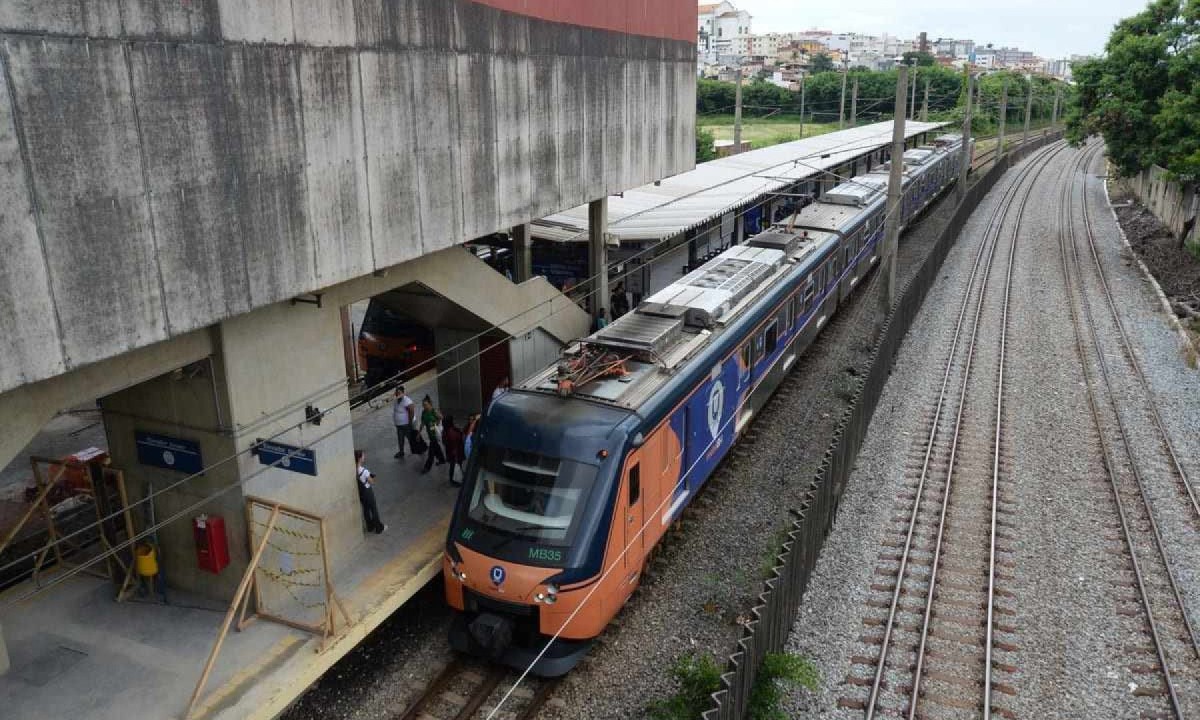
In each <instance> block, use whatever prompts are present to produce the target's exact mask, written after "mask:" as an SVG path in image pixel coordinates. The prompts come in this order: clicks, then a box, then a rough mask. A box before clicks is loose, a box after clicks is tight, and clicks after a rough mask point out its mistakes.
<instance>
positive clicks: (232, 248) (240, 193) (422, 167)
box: [0, 0, 695, 392]
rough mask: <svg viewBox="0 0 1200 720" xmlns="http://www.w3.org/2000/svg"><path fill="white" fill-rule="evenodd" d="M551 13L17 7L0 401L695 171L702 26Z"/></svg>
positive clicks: (5, 188) (441, 5)
mask: <svg viewBox="0 0 1200 720" xmlns="http://www.w3.org/2000/svg"><path fill="white" fill-rule="evenodd" d="M492 4H495V5H498V6H501V7H506V8H508V7H510V6H511V8H517V9H520V8H525V7H526V4H524V3H517V2H501V1H500V0H495V1H494V2H493V3H492ZM542 5H545V6H546V7H545V8H544V11H538V12H535V11H534V10H525V12H527V13H529V14H527V15H523V14H517V13H514V12H509V11H506V10H501V9H497V8H494V7H488V6H486V5H482V4H478V3H474V2H468V1H467V0H311V1H301V0H192V2H188V3H178V2H163V1H161V0H119V1H116V0H114V1H113V2H108V3H77V2H65V1H64V0H46V1H41V2H33V1H32V0H17V1H15V2H7V3H0V39H2V40H3V43H0V64H2V66H3V67H2V70H3V72H0V205H2V206H3V207H5V208H6V212H4V213H3V214H0V254H2V255H3V257H4V258H5V262H4V263H2V264H0V334H3V335H4V336H5V337H6V338H8V339H9V342H6V343H5V344H4V347H3V349H2V350H0V392H3V391H5V390H9V389H11V388H14V387H17V386H20V385H23V384H25V383H30V382H34V381H37V380H41V379H44V378H48V377H52V376H55V375H58V374H61V373H63V372H66V371H68V370H71V369H75V368H78V367H81V366H84V365H87V364H89V363H94V362H97V361H100V360H103V359H105V358H110V357H114V356H116V355H119V354H121V353H124V352H127V351H129V350H131V349H134V348H138V347H143V346H145V345H148V344H150V343H153V342H156V341H161V340H163V339H166V338H170V337H174V336H177V335H179V334H182V333H185V332H188V331H189V330H192V329H195V328H201V327H204V326H208V325H212V324H214V323H217V322H220V321H222V320H224V319H227V318H230V317H234V316H236V315H239V314H242V313H246V312H249V311H250V310H252V309H254V308H259V307H263V306H266V305H270V304H271V303H274V302H278V301H280V300H283V299H286V298H289V297H293V296H296V295H299V294H302V293H305V292H311V291H315V290H318V289H321V288H326V287H329V286H331V285H334V284H336V283H341V282H344V281H347V280H350V279H353V278H355V277H358V276H362V275H367V274H370V273H371V272H372V271H373V270H376V269H379V268H385V267H388V266H392V265H396V264H398V263H401V262H404V261H406V260H409V259H412V258H414V257H417V256H419V255H422V254H424V253H428V252H431V251H434V250H438V249H442V248H446V247H448V246H450V245H452V244H455V243H459V242H462V241H464V240H467V239H470V238H473V237H476V236H479V235H483V234H486V233H489V232H493V231H497V230H501V229H504V228H508V227H511V226H512V225H515V224H518V223H523V222H528V221H529V220H531V219H532V218H535V217H540V216H543V215H546V214H549V213H552V212H555V211H558V210H561V209H563V208H568V207H572V206H575V205H579V204H581V203H584V202H587V201H589V200H591V199H594V198H597V197H601V196H603V195H606V194H609V193H615V192H618V191H621V190H624V189H627V188H630V187H633V186H636V185H641V184H644V183H647V182H650V181H653V180H655V179H658V178H661V177H665V176H668V175H671V174H674V173H677V172H680V171H683V170H686V169H689V168H690V167H692V164H693V147H692V138H693V134H694V112H693V108H694V101H695V77H694V66H693V63H694V52H695V50H694V44H692V43H691V42H688V41H687V40H684V39H679V38H680V37H682V35H681V31H680V30H679V28H681V27H683V26H684V25H687V26H690V19H689V20H688V22H687V23H685V24H682V25H681V24H680V21H681V18H686V17H687V16H688V14H689V13H692V12H694V10H692V9H691V7H690V3H683V2H682V0H670V2H667V3H665V4H664V5H663V6H662V8H661V9H659V10H658V11H657V12H656V13H654V17H651V13H649V12H648V8H647V7H643V4H642V3H632V2H631V1H629V0H621V2H616V3H605V4H604V7H601V6H600V5H598V4H594V3H577V4H576V3H557V4H546V3H542ZM551 5H554V6H555V7H556V8H557V9H552V8H551V7H550V6H551ZM634 5H636V6H637V12H634V11H633V9H631V8H632V7H633V6H634ZM559 6H561V7H559ZM563 8H566V9H563ZM618 8H624V14H622V12H618V11H617V10H616V9H618ZM556 13H557V14H556ZM563 13H566V14H565V15H562V14H563ZM538 14H540V15H542V16H543V17H544V18H549V19H543V17H532V15H538ZM559 15H562V17H559ZM664 17H665V18H667V19H666V20H664V19H663V18H664ZM552 20H558V21H559V22H553V21H552ZM563 21H565V22H576V23H579V24H576V25H572V24H564V22H563ZM602 28H621V29H623V30H624V32H621V31H617V30H613V29H602ZM635 32H640V33H643V34H642V35H634V34H629V33H635Z"/></svg>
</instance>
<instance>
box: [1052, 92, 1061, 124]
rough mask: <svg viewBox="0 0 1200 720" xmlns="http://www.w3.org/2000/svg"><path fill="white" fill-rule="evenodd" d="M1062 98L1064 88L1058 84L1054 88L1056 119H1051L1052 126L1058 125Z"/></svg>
mask: <svg viewBox="0 0 1200 720" xmlns="http://www.w3.org/2000/svg"><path fill="white" fill-rule="evenodd" d="M1061 97H1062V87H1061V86H1058V85H1057V83H1056V87H1055V88H1054V117H1052V118H1051V119H1050V124H1051V125H1057V124H1058V101H1059V98H1061Z"/></svg>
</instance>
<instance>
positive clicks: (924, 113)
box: [921, 78, 929, 122]
mask: <svg viewBox="0 0 1200 720" xmlns="http://www.w3.org/2000/svg"><path fill="white" fill-rule="evenodd" d="M927 120H929V78H925V101H924V102H923V103H921V122H926V121H927Z"/></svg>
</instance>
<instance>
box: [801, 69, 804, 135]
mask: <svg viewBox="0 0 1200 720" xmlns="http://www.w3.org/2000/svg"><path fill="white" fill-rule="evenodd" d="M800 138H801V139H804V76H803V75H801V76H800Z"/></svg>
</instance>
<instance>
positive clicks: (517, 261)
mask: <svg viewBox="0 0 1200 720" xmlns="http://www.w3.org/2000/svg"><path fill="white" fill-rule="evenodd" d="M512 245H513V282H517V283H523V282H525V281H526V280H528V279H529V278H531V277H533V238H532V237H530V234H529V223H524V224H522V225H514V226H513V229H512Z"/></svg>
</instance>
